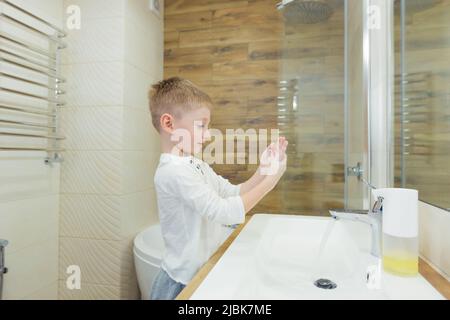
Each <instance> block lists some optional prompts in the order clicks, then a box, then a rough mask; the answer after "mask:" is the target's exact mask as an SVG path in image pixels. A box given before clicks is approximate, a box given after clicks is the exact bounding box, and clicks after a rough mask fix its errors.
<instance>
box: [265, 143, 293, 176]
mask: <svg viewBox="0 0 450 320" xmlns="http://www.w3.org/2000/svg"><path fill="white" fill-rule="evenodd" d="M288 144H289V143H288V141H287V140H286V138H285V137H280V138H279V139H278V141H277V142H275V143H271V144H270V145H269V146H268V147H267V149H266V150H265V151H264V152H263V153H262V155H261V158H260V162H261V165H260V167H259V170H260V173H261V175H264V176H279V177H281V176H282V175H283V173H284V172H285V171H286V163H287V155H286V149H287V146H288Z"/></svg>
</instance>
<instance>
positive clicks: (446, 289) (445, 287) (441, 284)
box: [177, 215, 450, 300]
mask: <svg viewBox="0 0 450 320" xmlns="http://www.w3.org/2000/svg"><path fill="white" fill-rule="evenodd" d="M250 219H251V215H249V216H247V218H246V220H245V223H244V224H242V225H241V226H239V227H238V228H237V229H236V230H235V231H234V232H233V233H232V234H231V236H230V237H229V238H228V239H227V240H226V241H225V242H224V243H223V244H222V246H221V247H220V248H219V249H218V250H217V251H216V253H214V254H213V255H212V256H211V258H210V259H209V260H208V261H207V262H206V263H205V264H204V265H203V267H202V268H201V269H200V270H199V272H197V274H196V275H195V277H194V278H193V279H192V281H191V282H190V283H189V284H188V285H187V286H186V288H184V290H183V291H182V292H181V293H180V294H179V295H178V297H177V300H189V299H190V298H191V296H192V295H193V294H194V292H195V290H197V288H198V287H199V286H200V284H201V283H202V282H203V280H204V279H205V278H206V276H207V275H208V273H209V272H210V271H211V270H212V268H214V266H215V265H216V263H217V262H218V261H219V259H220V258H221V257H222V255H223V254H224V253H225V251H227V249H228V248H229V247H230V245H231V244H232V243H233V241H234V240H235V239H236V237H237V236H238V235H239V233H240V232H241V231H242V229H243V228H244V227H245V225H246V224H247V223H248V222H249V221H250ZM419 272H420V274H421V275H422V276H423V277H424V278H425V279H426V280H427V281H428V282H429V283H430V284H431V285H432V286H433V287H435V288H436V290H437V291H439V292H440V293H441V294H442V295H443V296H444V297H445V298H446V299H448V300H450V282H449V281H447V279H445V278H444V277H443V276H442V275H440V274H439V273H438V272H437V271H435V270H434V269H433V268H432V267H431V266H430V265H429V264H428V263H427V262H425V261H424V260H423V259H419Z"/></svg>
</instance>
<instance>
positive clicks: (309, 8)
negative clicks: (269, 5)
mask: <svg viewBox="0 0 450 320" xmlns="http://www.w3.org/2000/svg"><path fill="white" fill-rule="evenodd" d="M335 7H336V1H335V0H283V1H282V2H280V3H279V4H278V5H277V8H278V10H282V12H283V15H284V17H285V18H286V21H287V22H288V23H293V24H313V23H320V22H324V21H327V20H328V19H329V18H330V16H331V15H332V14H333V12H334V9H335Z"/></svg>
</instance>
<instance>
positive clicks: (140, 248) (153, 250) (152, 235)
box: [133, 225, 164, 300]
mask: <svg viewBox="0 0 450 320" xmlns="http://www.w3.org/2000/svg"><path fill="white" fill-rule="evenodd" d="M133 252H134V265H135V268H136V274H137V278H138V283H139V289H140V290H141V298H142V300H149V299H150V294H151V289H152V285H153V281H154V280H155V277H156V275H157V274H158V272H159V269H160V265H161V260H162V255H163V252H164V241H163V238H162V235H161V227H160V226H159V225H154V226H151V227H149V228H147V229H145V230H144V231H142V232H141V233H139V234H138V235H137V236H136V238H135V239H134V250H133Z"/></svg>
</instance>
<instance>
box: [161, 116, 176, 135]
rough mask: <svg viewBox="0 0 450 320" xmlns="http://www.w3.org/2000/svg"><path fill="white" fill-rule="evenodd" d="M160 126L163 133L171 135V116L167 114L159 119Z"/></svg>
mask: <svg viewBox="0 0 450 320" xmlns="http://www.w3.org/2000/svg"><path fill="white" fill-rule="evenodd" d="M160 125H161V129H162V130H164V131H165V132H167V133H172V132H173V116H172V115H170V114H168V113H164V114H163V115H162V116H161V118H160Z"/></svg>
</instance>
